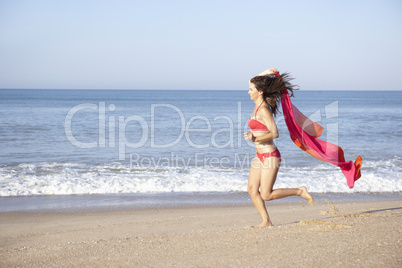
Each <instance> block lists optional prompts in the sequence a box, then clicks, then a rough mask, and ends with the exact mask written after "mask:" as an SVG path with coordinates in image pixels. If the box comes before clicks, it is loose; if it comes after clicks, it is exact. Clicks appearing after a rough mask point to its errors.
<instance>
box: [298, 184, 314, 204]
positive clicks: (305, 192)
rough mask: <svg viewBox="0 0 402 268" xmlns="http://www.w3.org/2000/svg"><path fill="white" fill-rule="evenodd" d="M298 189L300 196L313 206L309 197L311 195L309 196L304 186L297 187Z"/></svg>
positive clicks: (311, 198)
mask: <svg viewBox="0 0 402 268" xmlns="http://www.w3.org/2000/svg"><path fill="white" fill-rule="evenodd" d="M299 189H300V190H301V191H302V192H301V194H300V196H301V197H303V198H304V199H306V200H307V202H308V203H309V204H310V205H314V199H313V197H312V196H311V194H309V192H308V191H307V188H306V187H305V186H302V187H299Z"/></svg>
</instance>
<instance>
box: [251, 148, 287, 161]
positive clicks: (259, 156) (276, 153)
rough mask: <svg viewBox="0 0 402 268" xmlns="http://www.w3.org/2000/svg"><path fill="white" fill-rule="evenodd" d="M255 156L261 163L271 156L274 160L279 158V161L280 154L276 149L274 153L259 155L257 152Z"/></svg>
mask: <svg viewBox="0 0 402 268" xmlns="http://www.w3.org/2000/svg"><path fill="white" fill-rule="evenodd" d="M257 156H258V158H259V159H260V161H261V162H264V159H265V158H270V157H272V156H273V157H276V158H279V160H281V153H280V152H279V150H278V149H276V150H275V151H273V152H270V153H263V154H260V153H258V152H257Z"/></svg>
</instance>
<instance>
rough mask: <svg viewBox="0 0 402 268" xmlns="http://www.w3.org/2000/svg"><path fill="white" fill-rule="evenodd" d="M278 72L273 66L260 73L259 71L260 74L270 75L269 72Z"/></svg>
mask: <svg viewBox="0 0 402 268" xmlns="http://www.w3.org/2000/svg"><path fill="white" fill-rule="evenodd" d="M276 73H279V71H278V70H277V69H275V68H269V69H268V70H265V71H263V72H262V73H260V74H259V75H260V76H264V75H270V74H276Z"/></svg>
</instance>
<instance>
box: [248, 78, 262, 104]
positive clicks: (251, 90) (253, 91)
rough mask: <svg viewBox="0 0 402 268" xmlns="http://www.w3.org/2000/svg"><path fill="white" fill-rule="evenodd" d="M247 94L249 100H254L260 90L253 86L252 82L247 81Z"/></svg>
mask: <svg viewBox="0 0 402 268" xmlns="http://www.w3.org/2000/svg"><path fill="white" fill-rule="evenodd" d="M248 94H249V95H250V98H251V100H253V101H255V100H257V99H258V97H259V96H260V92H259V91H258V90H257V88H256V87H255V85H254V83H251V82H249V86H248Z"/></svg>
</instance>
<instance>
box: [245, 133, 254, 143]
mask: <svg viewBox="0 0 402 268" xmlns="http://www.w3.org/2000/svg"><path fill="white" fill-rule="evenodd" d="M243 137H244V139H245V140H251V141H252V142H254V141H255V136H254V135H253V133H251V132H244V135H243Z"/></svg>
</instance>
